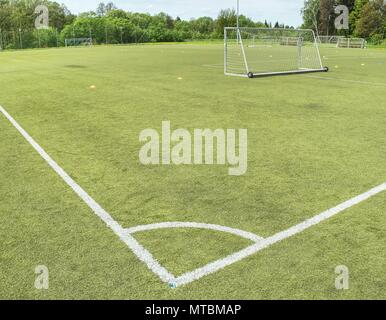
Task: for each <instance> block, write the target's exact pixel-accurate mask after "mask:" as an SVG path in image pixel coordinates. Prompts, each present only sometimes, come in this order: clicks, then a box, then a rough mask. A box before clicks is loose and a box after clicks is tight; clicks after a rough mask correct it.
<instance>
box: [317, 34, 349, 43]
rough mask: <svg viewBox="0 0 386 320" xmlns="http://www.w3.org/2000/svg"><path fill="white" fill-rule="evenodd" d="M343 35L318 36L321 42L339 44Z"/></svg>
mask: <svg viewBox="0 0 386 320" xmlns="http://www.w3.org/2000/svg"><path fill="white" fill-rule="evenodd" d="M340 38H344V37H342V36H318V41H319V43H327V44H337V43H338V40H339V39H340Z"/></svg>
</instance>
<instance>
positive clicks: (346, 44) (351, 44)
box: [336, 38, 366, 49]
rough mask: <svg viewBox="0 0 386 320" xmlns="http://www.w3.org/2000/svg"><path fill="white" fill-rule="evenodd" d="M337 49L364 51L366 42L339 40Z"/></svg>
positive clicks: (356, 39) (354, 39)
mask: <svg viewBox="0 0 386 320" xmlns="http://www.w3.org/2000/svg"><path fill="white" fill-rule="evenodd" d="M336 47H337V48H353V49H364V48H365V47H366V40H365V39H362V38H339V40H338V43H337V45H336Z"/></svg>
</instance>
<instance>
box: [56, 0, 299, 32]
mask: <svg viewBox="0 0 386 320" xmlns="http://www.w3.org/2000/svg"><path fill="white" fill-rule="evenodd" d="M110 1H112V2H114V3H115V5H116V6H117V7H119V8H120V9H124V10H126V11H132V12H148V13H151V14H154V13H158V12H161V11H163V12H166V13H168V14H170V15H171V16H173V17H177V16H179V17H181V18H183V19H187V20H188V19H190V18H195V17H200V16H211V17H216V16H217V14H218V12H219V11H220V9H225V8H235V7H236V0H105V1H103V0H57V2H60V3H64V4H65V5H66V6H67V7H68V8H69V9H70V10H71V12H73V13H80V12H84V11H91V10H94V11H95V9H96V7H97V6H98V3H99V2H105V3H106V2H110ZM303 3H304V0H240V13H241V14H244V15H246V16H248V17H250V18H253V19H254V20H256V21H262V22H264V20H265V19H267V20H268V21H271V22H273V23H274V22H276V21H279V22H280V23H284V24H286V25H291V26H295V27H298V26H300V25H301V24H302V18H301V14H300V10H301V8H302V6H303Z"/></svg>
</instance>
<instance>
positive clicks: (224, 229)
mask: <svg viewBox="0 0 386 320" xmlns="http://www.w3.org/2000/svg"><path fill="white" fill-rule="evenodd" d="M176 228H181V229H182V228H191V229H206V230H213V231H219V232H225V233H229V234H233V235H235V236H239V237H240V238H244V239H247V240H251V241H252V242H256V243H258V242H260V241H262V240H264V238H262V237H259V236H257V235H255V234H254V233H250V232H247V231H243V230H238V229H233V228H228V227H223V226H219V225H215V224H206V223H196V222H164V223H156V224H149V225H145V226H138V227H134V228H129V229H126V232H128V233H129V234H134V233H137V232H145V231H152V230H159V229H176Z"/></svg>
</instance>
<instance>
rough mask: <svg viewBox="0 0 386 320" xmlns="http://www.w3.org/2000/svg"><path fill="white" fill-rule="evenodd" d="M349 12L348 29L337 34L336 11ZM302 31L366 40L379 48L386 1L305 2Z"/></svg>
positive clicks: (385, 22) (385, 28)
mask: <svg viewBox="0 0 386 320" xmlns="http://www.w3.org/2000/svg"><path fill="white" fill-rule="evenodd" d="M339 5H344V6H346V7H347V8H348V9H349V28H348V29H347V30H344V29H343V30H336V28H335V18H336V17H337V15H336V13H335V7H336V6H339ZM302 13H303V20H304V24H303V26H302V27H303V28H311V29H313V30H314V31H316V32H318V33H319V34H320V35H340V36H351V37H360V38H365V39H367V40H368V41H370V42H372V43H374V44H378V43H380V42H382V41H383V40H384V39H385V36H386V1H384V0H306V1H305V4H304V8H303V10H302Z"/></svg>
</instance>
